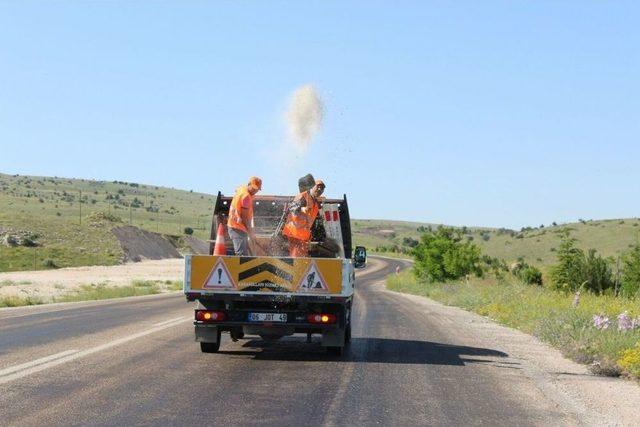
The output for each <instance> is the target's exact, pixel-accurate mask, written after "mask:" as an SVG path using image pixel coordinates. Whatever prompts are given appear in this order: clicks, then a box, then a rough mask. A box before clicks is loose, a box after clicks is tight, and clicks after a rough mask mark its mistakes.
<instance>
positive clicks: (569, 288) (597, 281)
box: [551, 232, 614, 294]
mask: <svg viewBox="0 0 640 427" xmlns="http://www.w3.org/2000/svg"><path fill="white" fill-rule="evenodd" d="M575 244H576V240H575V239H573V238H571V237H570V236H569V233H568V232H566V233H564V234H563V237H562V243H561V244H560V248H559V249H558V263H557V264H556V265H554V266H553V267H552V268H551V280H552V282H553V286H554V287H555V288H556V289H559V290H563V291H565V292H575V291H577V290H578V289H582V288H584V289H587V290H589V291H591V292H595V293H598V294H602V293H604V292H605V291H606V290H607V289H610V288H613V286H614V280H613V273H612V271H611V267H610V265H609V262H608V261H607V260H606V259H604V258H602V257H601V256H600V255H598V254H597V252H596V251H595V249H590V250H589V252H588V253H587V254H586V255H585V253H584V251H583V250H582V249H579V248H577V247H576V246H575Z"/></svg>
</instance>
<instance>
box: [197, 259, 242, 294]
mask: <svg viewBox="0 0 640 427" xmlns="http://www.w3.org/2000/svg"><path fill="white" fill-rule="evenodd" d="M235 287H236V284H235V283H234V281H233V279H231V273H229V270H227V266H226V265H225V264H224V260H223V259H222V258H218V261H217V262H216V263H215V265H214V266H213V269H212V270H211V272H210V273H209V277H207V281H206V282H205V283H204V286H202V288H203V289H225V288H226V289H229V288H231V289H233V288H235Z"/></svg>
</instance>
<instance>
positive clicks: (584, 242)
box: [0, 174, 640, 271]
mask: <svg viewBox="0 0 640 427" xmlns="http://www.w3.org/2000/svg"><path fill="white" fill-rule="evenodd" d="M214 200H215V196H213V195H210V194H202V193H194V192H191V191H185V190H176V189H172V188H165V187H157V186H153V185H144V184H138V183H127V182H119V181H113V182H104V181H93V180H86V179H67V178H50V177H34V176H18V175H5V174H0V271H8V270H31V269H34V268H35V269H44V268H55V267H69V266H81V265H111V264H117V263H119V262H121V261H122V260H123V259H125V258H126V256H125V254H124V252H123V250H122V247H121V245H120V244H119V242H118V240H117V239H116V237H115V236H114V234H113V233H112V231H111V230H112V228H114V227H117V226H124V225H129V224H131V225H134V226H136V227H139V228H142V229H144V230H147V231H152V232H157V233H161V234H165V235H169V236H183V235H184V228H185V227H190V228H192V229H193V230H194V236H196V237H199V238H201V239H208V238H209V232H210V230H209V228H210V222H211V209H212V207H213V203H214ZM81 210H82V214H81V212H80V211H81ZM81 219H82V223H80V222H81V221H80V220H81ZM639 223H640V220H637V219H624V220H601V221H583V222H581V223H576V224H565V225H558V226H550V227H543V228H536V229H528V230H524V231H514V230H507V229H491V228H478V227H469V228H466V227H465V228H463V230H464V231H465V234H466V238H468V239H471V240H473V241H474V242H476V243H477V244H478V245H479V246H481V248H482V249H483V251H484V252H485V253H486V254H488V255H490V256H495V257H498V258H502V259H504V260H506V261H512V260H515V259H517V258H518V257H520V256H522V257H524V258H525V260H526V261H527V262H529V263H532V264H536V265H540V266H546V265H549V264H551V263H553V262H554V261H555V250H556V248H557V247H558V244H559V237H558V233H557V232H558V231H559V230H560V229H562V228H565V227H568V228H570V229H571V230H572V235H573V236H574V237H575V238H577V239H578V241H579V246H580V247H582V248H585V249H587V248H595V249H597V250H598V251H599V252H600V253H602V254H603V255H605V256H617V255H619V254H621V253H622V252H624V251H626V250H627V249H628V248H629V246H630V245H632V244H633V243H635V242H637V241H638V239H639V238H640V225H639ZM429 227H432V228H435V227H437V225H436V224H428V223H417V222H404V221H387V220H367V219H353V220H352V231H353V243H354V246H355V245H364V246H366V247H367V248H368V249H369V250H370V251H375V250H376V248H377V249H378V250H381V249H387V250H389V249H391V248H393V249H395V250H403V251H408V250H410V248H411V246H412V245H415V244H416V243H417V241H418V240H419V238H420V234H421V233H420V231H419V230H424V229H428V228H429ZM8 236H11V237H10V238H11V239H14V240H18V241H17V242H7V241H6V239H7V238H9V237H8ZM170 240H172V241H175V239H174V238H171V239H170Z"/></svg>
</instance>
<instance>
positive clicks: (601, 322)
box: [593, 314, 611, 329]
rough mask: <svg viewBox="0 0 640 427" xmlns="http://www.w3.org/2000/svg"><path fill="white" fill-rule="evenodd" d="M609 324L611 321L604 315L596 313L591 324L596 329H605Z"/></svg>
mask: <svg viewBox="0 0 640 427" xmlns="http://www.w3.org/2000/svg"><path fill="white" fill-rule="evenodd" d="M610 324H611V321H610V320H609V318H608V317H607V316H605V315H602V314H596V315H594V316H593V326H594V327H595V328H596V329H607V328H608V327H609V325H610Z"/></svg>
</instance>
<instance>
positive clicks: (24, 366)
mask: <svg viewBox="0 0 640 427" xmlns="http://www.w3.org/2000/svg"><path fill="white" fill-rule="evenodd" d="M78 351H80V350H67V351H61V352H60V353H56V354H52V355H50V356H46V357H42V358H40V359H36V360H32V361H31V362H27V363H22V364H20V365H15V366H11V367H9V368H6V369H2V370H0V377H4V376H5V375H9V374H12V373H14V372H17V371H21V370H23V369H28V368H31V367H32V366H37V365H41V364H43V363H47V362H50V361H52V360H55V359H60V358H62V357H64V356H69V355H70V354H73V353H77V352H78Z"/></svg>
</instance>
